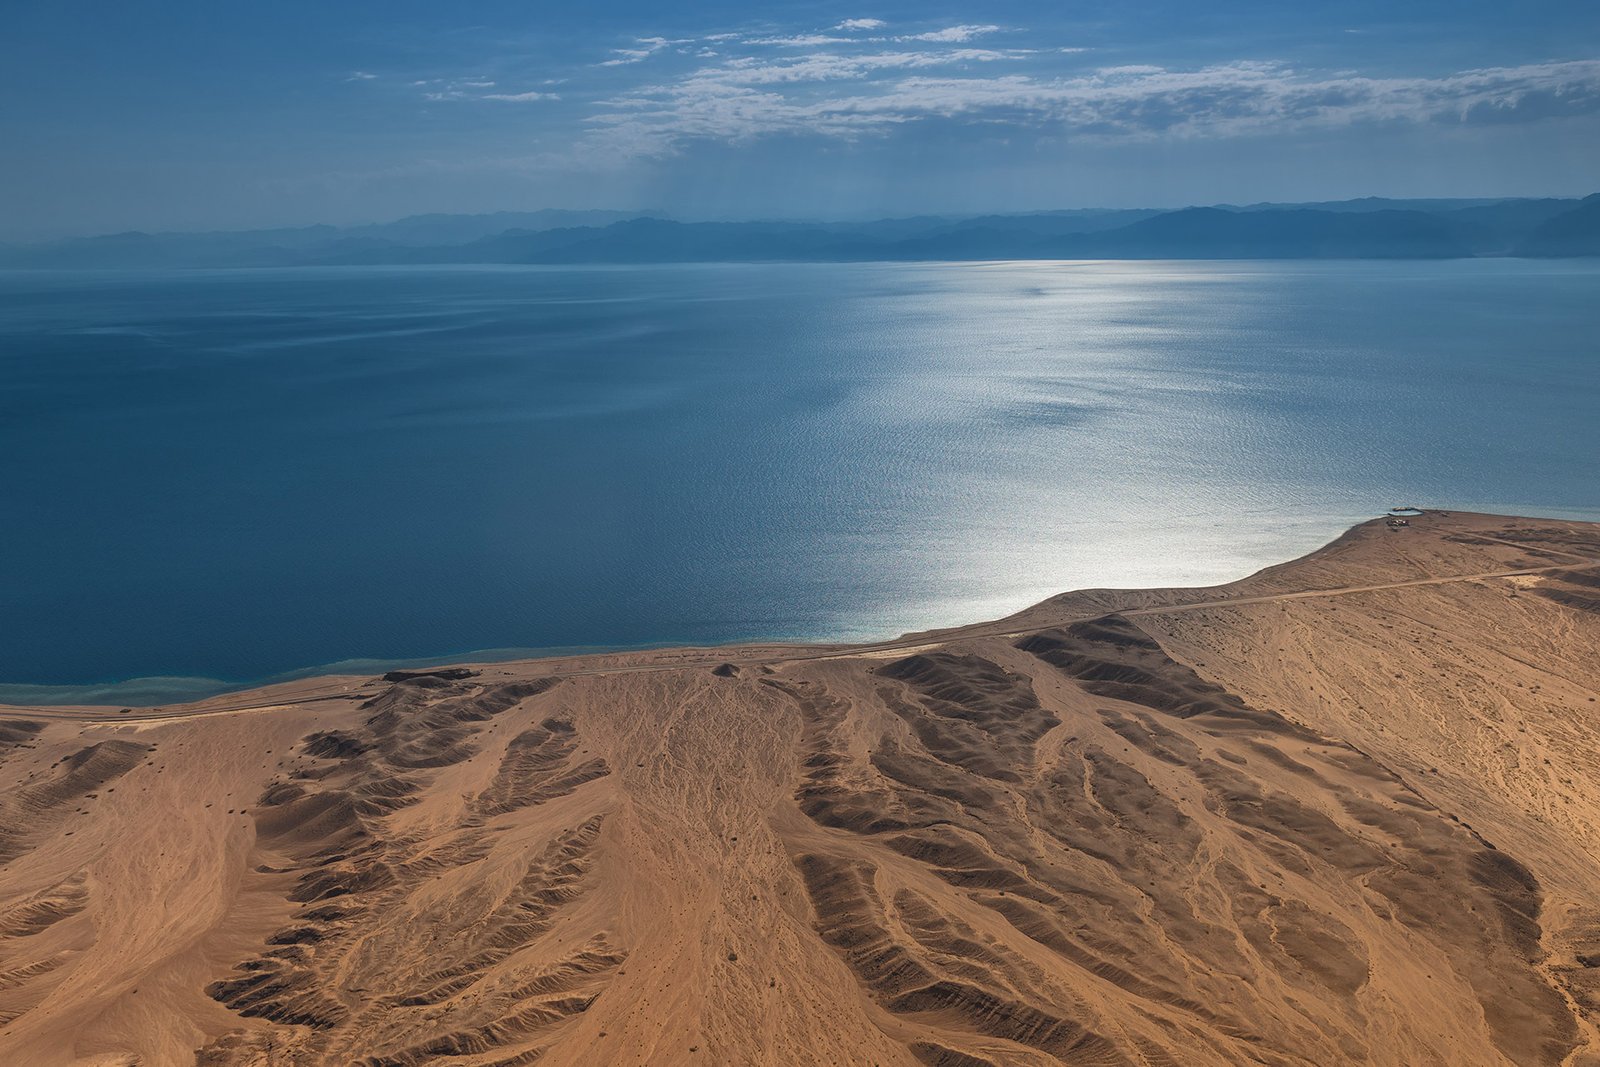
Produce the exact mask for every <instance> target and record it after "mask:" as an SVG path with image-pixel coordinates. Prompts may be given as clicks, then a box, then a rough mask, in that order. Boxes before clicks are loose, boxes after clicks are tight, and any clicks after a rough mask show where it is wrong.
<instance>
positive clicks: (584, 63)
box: [0, 0, 1600, 240]
mask: <svg viewBox="0 0 1600 1067" xmlns="http://www.w3.org/2000/svg"><path fill="white" fill-rule="evenodd" d="M6 24H7V26H6V31H5V32H4V34H0V162H3V165H0V240H28V239H42V238H50V237H56V236H66V235H74V234H85V233H100V232H114V231H121V230H128V229H140V230H150V231H155V230H173V229H177V230H194V229H241V228H254V227H270V226H285V225H303V224H309V223H333V224H349V223H360V222H374V221H385V220H388V219H393V218H397V217H401V216H404V215H409V214H414V213H423V212H435V211H440V212H486V211H497V210H509V211H523V210H533V209H538V208H545V207H556V208H580V209H581V208H610V209H620V210H628V211H649V212H656V213H662V214H667V215H671V216H674V217H678V218H684V219H732V218H795V219H800V218H835V219H851V218H866V217H883V216H895V215H912V214H978V213H986V212H1007V211H1032V210H1044V209H1051V208H1065V207H1176V206H1183V205H1186V204H1209V203H1250V202H1256V201H1263V200H1277V201H1305V200H1321V199H1341V198H1347V197H1356V196H1367V195H1379V196H1402V197H1408V196H1545V195H1561V196H1573V195H1585V194H1588V193H1591V192H1594V191H1596V190H1597V189H1600V3H1595V2H1594V0H1570V2H1541V0H1521V2H1517V3H1512V2H1509V0H1497V2H1494V3H1489V2H1483V0H1454V2H1449V3H1446V2H1440V0H1425V2H1407V0H1382V2H1380V0H1335V2H1326V3H1301V2H1298V0H1271V2H1266V0H1227V2H1211V3H1207V2H1204V0H1187V2H1165V0H1163V2H1143V0H1129V2H1109V0H1067V2H1052V3H1040V2H1031V3H1025V2H1015V0H999V2H993V0H991V2H987V3H982V4H979V3H964V4H959V3H945V2H942V0H922V2H918V3H904V2H882V3H874V2H869V0H859V2H855V0H853V2H850V3H832V2H824V0H814V2H808V3H784V4H775V3H770V2H762V0H745V2H742V3H733V2H726V0H704V2H694V0H688V2H680V3H677V4H671V5H668V4H660V3H644V2H636V0H591V2H589V3H580V2H568V3H562V4H559V5H558V4H554V3H548V2H544V0H524V2H520V3H513V2H506V0H490V2H476V3H475V2H472V0H458V2H453V3H446V2H442V0H427V2H423V0H338V2H336V3H329V2H327V0H316V2H306V0H276V2H274V3H272V4H263V3H246V2H243V0H160V2H155V3H151V2H148V0H144V2H140V0H121V2H110V0H80V2H75V3H38V4H13V5H9V10H8V12H7V15H6Z"/></svg>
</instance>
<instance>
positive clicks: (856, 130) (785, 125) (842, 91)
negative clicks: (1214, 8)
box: [589, 26, 1600, 155]
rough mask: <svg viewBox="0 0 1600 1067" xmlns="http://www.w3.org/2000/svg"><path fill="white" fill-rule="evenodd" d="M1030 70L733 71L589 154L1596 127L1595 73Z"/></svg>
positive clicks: (927, 36)
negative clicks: (1006, 138) (935, 135)
mask: <svg viewBox="0 0 1600 1067" xmlns="http://www.w3.org/2000/svg"><path fill="white" fill-rule="evenodd" d="M968 31H971V32H968ZM977 31H982V32H985V33H987V32H994V31H996V28H994V27H970V26H960V27H953V28H951V29H950V30H948V31H944V32H943V34H940V33H937V32H934V31H930V32H929V33H924V34H919V35H916V36H914V37H897V38H894V40H896V41H903V42H908V43H909V42H924V43H927V44H933V43H935V42H939V43H943V42H955V41H962V40H967V39H969V38H970V37H972V36H977ZM752 43H753V42H752ZM1072 51H1073V50H1070V49H1052V50H1051V54H1052V55H1056V56H1061V55H1070V54H1071V53H1072ZM1037 55H1038V53H1036V52H1035V51H1034V50H1031V49H974V48H937V47H930V48H926V49H918V48H915V47H901V48H898V49H890V50H879V51H872V52H864V51H861V50H860V48H859V47H857V48H853V49H829V50H816V51H812V52H808V53H807V54H804V55H800V56H788V55H779V56H775V55H772V54H770V53H766V54H754V55H746V56H740V57H735V58H727V59H723V60H721V61H719V62H717V63H715V64H711V65H706V66H701V67H698V68H695V69H692V70H689V71H687V72H685V73H683V74H682V75H680V76H679V77H677V78H675V79H672V80H668V81H661V82H656V83H652V84H647V85H643V86H640V87H638V88H636V89H633V90H631V91H629V92H626V93H623V94H620V95H617V96H613V97H611V98H608V99H606V100H604V101H603V102H601V104H600V106H599V108H598V110H597V112H596V113H595V114H593V115H592V116H590V118H589V123H590V125H591V127H592V130H593V133H592V136H591V141H592V142H593V143H594V144H596V145H598V146H604V147H605V148H607V149H608V150H610V151H616V152H624V153H631V154H641V155H661V154H669V153H672V152H674V151H676V150H678V149H679V148H680V147H681V146H683V145H684V144H685V143H687V142H690V141H696V140H719V141H726V142H740V141H749V140H751V139H754V138H759V137H763V136H769V135H791V136H793V135H801V136H805V135H809V136H817V137H824V138H835V139H845V140H856V139H861V138H865V137H870V136H882V135H886V134H889V133H891V132H893V131H896V130H901V129H905V128H906V127H908V126H910V125H912V124H916V123H919V122H928V121H933V120H945V121H956V122H962V123H967V124H987V125H992V126H995V127H1006V128H1010V129H1013V130H1015V131H1017V132H1034V133H1040V134H1044V133H1048V134H1051V135H1064V134H1073V135H1078V136H1088V137H1096V138H1143V139H1149V138H1155V137H1181V138H1193V137H1235V136H1245V135H1251V134H1258V133H1265V132H1281V131H1290V130H1297V129H1306V128H1312V127H1334V126H1350V125H1354V124H1358V123H1430V124H1438V123H1454V124H1477V123H1494V122H1511V121H1528V120H1534V119H1539V118H1544V117H1550V116H1557V115H1570V114H1582V113H1589V112H1595V111H1600V60H1576V61H1565V62H1546V63H1534V64H1526V65H1521V66H1508V67H1492V68H1484V69H1479V70H1467V71H1461V72H1459V73H1455V74H1450V75H1446V76H1442V77H1411V78H1404V77H1374V76H1368V75H1362V74H1358V73H1338V74H1327V73H1319V72H1311V71H1304V70H1299V69H1296V68H1294V67H1292V66H1290V65H1288V64H1284V63H1272V62H1255V61H1240V62H1235V63H1224V64H1214V65H1208V66H1202V67H1197V68H1194V69H1188V70H1183V69H1169V68H1167V67H1162V66H1154V65H1121V66H1110V67H1101V68H1097V69H1091V70H1087V71H1081V72H1078V73H1074V74H1070V75H1051V74H1047V73H1043V72H1041V71H1039V70H1037V69H1033V68H1036V67H1037V66H1038V65H1039V64H1038V63H1037V61H1033V62H1030V60H1033V59H1034V57H1036V56H1037ZM1058 61H1059V60H1058ZM1080 62H1081V61H1080ZM1020 67H1026V68H1028V69H1019V68H1020Z"/></svg>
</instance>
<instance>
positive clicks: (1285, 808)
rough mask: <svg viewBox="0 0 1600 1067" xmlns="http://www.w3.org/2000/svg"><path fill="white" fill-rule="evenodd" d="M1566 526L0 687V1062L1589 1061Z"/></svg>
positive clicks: (1595, 917) (1596, 911) (1582, 709)
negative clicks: (181, 692) (567, 644)
mask: <svg viewBox="0 0 1600 1067" xmlns="http://www.w3.org/2000/svg"><path fill="white" fill-rule="evenodd" d="M1597 564H1600V526H1594V525H1588V524H1583V523H1572V522H1556V521H1547V520H1536V519H1510V518H1504V517H1496V516H1482V515H1468V514H1445V513H1433V514H1429V515H1426V516H1423V517H1422V518H1420V519H1416V520H1413V523H1412V525H1411V526H1410V527H1409V528H1404V529H1391V528H1388V527H1386V526H1385V525H1384V524H1383V523H1381V522H1375V523H1370V524H1366V525H1363V526H1360V527H1357V528H1356V529H1354V530H1352V531H1351V532H1350V533H1348V534H1347V535H1345V536H1344V537H1342V538H1340V539H1339V540H1337V541H1336V542H1334V543H1333V544H1331V545H1329V546H1328V547H1326V548H1324V549H1322V550H1320V551H1318V552H1316V553H1313V554H1312V555H1310V556H1308V557H1306V558H1304V559H1301V560H1297V561H1295V562H1292V563H1288V564H1284V565H1282V566H1279V567H1274V568H1271V569H1269V570H1267V571H1263V572H1262V573H1260V574H1257V575H1255V576H1252V577H1251V578H1249V579H1246V580H1244V581H1241V582H1238V583H1235V584H1233V585H1230V586H1225V587H1220V588H1215V589H1200V590H1194V589H1183V590H1137V591H1114V590H1091V591H1082V592H1076V593H1069V594H1064V595H1062V596H1060V597H1056V598H1053V599H1052V600H1050V601H1047V602H1045V603H1043V604H1040V605H1038V606H1036V607H1034V608H1030V609H1028V610H1027V611H1024V612H1021V613H1019V614H1018V615H1016V616H1013V617H1011V618H1010V619H1006V620H1001V621H999V622H995V623H988V624H983V625H979V626H972V627H966V628H962V629H957V630H949V631H941V632H938V633H932V634H922V635H914V636H909V637H907V638H905V639H903V640H902V641H898V642H885V643H882V644H878V645H872V646H862V647H857V648H843V647H833V648H820V647H794V646H771V647H756V646H752V647H746V648H737V649H716V650H693V649H683V650H671V651H666V652H650V653H638V654H631V655H611V656H601V657H587V658H575V659H567V660H540V661H529V662H524V663H513V664H495V665H487V666H482V667H479V668H475V669H474V670H473V672H472V673H470V674H469V675H467V676H465V677H462V676H460V672H457V673H456V674H455V675H451V674H448V673H446V674H443V675H438V674H430V673H426V672H421V673H419V672H410V675H409V676H404V677H402V676H395V677H393V678H391V679H387V680H386V679H376V678H333V679H327V678H325V679H315V680H310V681H306V682H299V683H292V684H289V685H284V686H277V687H273V688H272V689H269V690H260V691H256V692H252V693H243V694H231V695H228V696H224V697H218V698H215V699H213V700H210V701H206V702H202V703H200V704H195V705H189V706H181V707H170V708H150V709H118V708H100V709H96V708H76V709H62V708H16V709H0V1063H5V1064H13V1063H15V1064H28V1065H56V1064H60V1065H66V1064H95V1065H108V1067H109V1065H131V1064H141V1065H154V1064H190V1063H200V1064H204V1065H208V1067H235V1065H251V1067H269V1065H288V1064H341V1065H342V1064H364V1065H370V1067H378V1065H383V1067H409V1065H421V1064H450V1065H462V1067H489V1065H504V1067H509V1065H513V1064H533V1063H538V1064H541V1065H545V1064H550V1065H556V1064H565V1065H577V1064H597V1063H607V1064H610V1063H616V1064H652V1065H656V1064H668V1065H670V1064H772V1065H780V1064H783V1065H787V1064H878V1065H890V1064H896V1065H899V1064H905V1065H910V1064H925V1065H944V1067H983V1065H1011V1064H1016V1065H1036V1064H1054V1063H1071V1064H1088V1065H1122V1064H1136V1065H1183V1067H1188V1065H1203V1064H1272V1065H1329V1064H1341V1063H1371V1064H1393V1065H1402V1064H1404V1065H1412V1064H1441V1065H1443V1064H1449V1065H1478V1064H1483V1065H1505V1064H1517V1065H1531V1064H1552V1065H1555V1064H1566V1065H1569V1067H1585V1065H1587V1067H1596V1065H1600V767H1597V763H1596V761H1597V756H1596V753H1597V752H1600V704H1597V703H1596V699H1597V697H1600V565H1597Z"/></svg>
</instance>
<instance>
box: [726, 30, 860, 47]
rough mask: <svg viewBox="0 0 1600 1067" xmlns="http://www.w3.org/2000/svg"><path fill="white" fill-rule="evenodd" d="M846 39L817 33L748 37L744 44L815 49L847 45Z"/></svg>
mask: <svg viewBox="0 0 1600 1067" xmlns="http://www.w3.org/2000/svg"><path fill="white" fill-rule="evenodd" d="M849 43H850V38H848V37H828V36H825V35H823V34H819V33H804V34H798V35H796V36H794V37H750V38H747V39H746V40H745V44H755V45H765V46H772V47H777V48H817V47H820V46H822V45H825V44H849Z"/></svg>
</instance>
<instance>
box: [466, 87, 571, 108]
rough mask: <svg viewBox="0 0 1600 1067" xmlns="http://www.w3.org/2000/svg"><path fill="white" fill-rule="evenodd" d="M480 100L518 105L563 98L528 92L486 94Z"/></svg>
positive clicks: (550, 94) (553, 94)
mask: <svg viewBox="0 0 1600 1067" xmlns="http://www.w3.org/2000/svg"><path fill="white" fill-rule="evenodd" d="M466 84H468V85H470V84H472V83H471V82H468V83H466ZM478 99H480V100H511V101H515V102H517V103H526V102H529V101H533V100H560V99H561V97H560V96H559V95H557V94H556V93H535V92H527V93H484V94H483V95H482V96H481V97H479V98H478Z"/></svg>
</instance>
